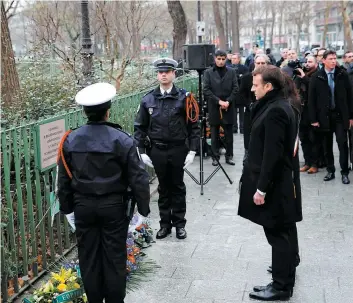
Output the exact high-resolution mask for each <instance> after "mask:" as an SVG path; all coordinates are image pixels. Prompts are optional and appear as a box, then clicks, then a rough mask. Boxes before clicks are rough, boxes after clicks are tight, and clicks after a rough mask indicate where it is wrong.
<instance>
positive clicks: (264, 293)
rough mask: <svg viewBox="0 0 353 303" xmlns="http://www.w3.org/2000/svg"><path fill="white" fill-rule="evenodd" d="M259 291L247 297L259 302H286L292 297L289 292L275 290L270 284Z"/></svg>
mask: <svg viewBox="0 0 353 303" xmlns="http://www.w3.org/2000/svg"><path fill="white" fill-rule="evenodd" d="M261 289H262V290H260V291H255V292H251V293H250V294H249V297H250V298H251V299H255V300H259V301H288V300H289V299H290V297H291V295H292V291H290V290H278V289H275V288H274V287H273V285H272V283H270V284H268V285H267V286H265V288H264V289H263V288H261Z"/></svg>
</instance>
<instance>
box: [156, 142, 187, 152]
mask: <svg viewBox="0 0 353 303" xmlns="http://www.w3.org/2000/svg"><path fill="white" fill-rule="evenodd" d="M152 145H153V146H155V147H156V148H158V149H163V150H165V149H170V148H173V147H176V146H182V145H185V140H182V141H173V142H162V141H152Z"/></svg>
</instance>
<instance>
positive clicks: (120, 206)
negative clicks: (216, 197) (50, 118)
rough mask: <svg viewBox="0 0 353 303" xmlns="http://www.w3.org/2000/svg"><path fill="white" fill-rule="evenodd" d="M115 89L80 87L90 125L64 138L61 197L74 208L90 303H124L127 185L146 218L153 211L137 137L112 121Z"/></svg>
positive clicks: (78, 99) (103, 85)
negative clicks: (110, 109)
mask: <svg viewBox="0 0 353 303" xmlns="http://www.w3.org/2000/svg"><path fill="white" fill-rule="evenodd" d="M115 95H116V90H115V87H114V86H113V85H111V84H108V83H95V84H92V85H90V86H87V87H86V88H84V89H83V90H81V91H79V92H78V94H77V95H76V98H75V99H76V102H77V103H78V104H79V105H83V108H84V111H85V113H86V115H87V118H88V123H87V124H86V125H83V126H81V127H79V128H78V129H76V130H74V131H72V132H68V133H66V134H65V136H64V137H63V138H62V140H61V144H60V147H59V150H60V151H61V152H62V153H60V157H59V159H58V184H57V185H58V191H57V194H58V198H59V202H60V210H61V211H62V212H63V213H64V214H71V213H72V212H74V216H75V219H74V220H75V223H74V224H75V228H76V237H77V247H78V259H79V262H80V269H81V274H82V280H83V285H84V288H85V291H86V294H87V298H88V300H89V302H92V303H93V302H94V303H98V302H100V303H101V302H103V299H104V301H105V302H107V303H123V302H124V298H125V294H126V274H127V273H126V258H127V252H126V239H127V232H128V227H129V221H130V220H129V216H128V214H127V212H128V210H127V208H128V207H127V203H128V202H127V195H128V188H130V189H131V190H132V194H133V196H134V197H135V199H136V202H137V207H138V211H139V213H140V214H141V215H142V216H147V215H148V214H149V212H150V208H149V201H150V188H149V175H148V173H147V172H146V170H145V168H144V165H143V162H142V161H141V158H140V157H139V154H138V152H137V147H136V145H135V141H134V139H133V138H132V137H131V136H130V135H129V134H127V133H125V132H124V131H122V130H121V128H120V127H119V125H116V124H113V123H109V122H108V121H107V120H108V116H109V108H110V106H111V101H110V100H111V99H112V98H113V97H114V96H115Z"/></svg>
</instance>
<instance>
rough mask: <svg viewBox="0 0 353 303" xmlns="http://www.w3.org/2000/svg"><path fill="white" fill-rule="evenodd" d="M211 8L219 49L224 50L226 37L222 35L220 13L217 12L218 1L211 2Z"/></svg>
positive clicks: (222, 26) (222, 27) (222, 28)
mask: <svg viewBox="0 0 353 303" xmlns="http://www.w3.org/2000/svg"><path fill="white" fill-rule="evenodd" d="M212 7H213V14H214V20H215V23H216V27H217V31H218V36H219V48H220V49H225V48H226V37H225V34H224V25H223V22H222V18H221V12H220V10H219V3H218V1H212Z"/></svg>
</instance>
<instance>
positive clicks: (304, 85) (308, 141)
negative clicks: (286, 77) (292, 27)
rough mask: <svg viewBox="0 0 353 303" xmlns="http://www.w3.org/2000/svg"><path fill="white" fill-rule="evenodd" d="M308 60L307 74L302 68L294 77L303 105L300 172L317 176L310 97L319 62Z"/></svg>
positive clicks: (300, 132) (300, 131)
mask: <svg viewBox="0 0 353 303" xmlns="http://www.w3.org/2000/svg"><path fill="white" fill-rule="evenodd" d="M306 60H307V62H306V63H305V72H304V71H303V70H302V69H301V68H297V73H296V75H295V77H294V82H295V85H296V87H297V89H298V91H299V94H300V98H301V103H302V115H301V119H300V128H299V137H300V142H301V146H302V150H303V156H304V160H305V163H304V166H303V167H301V168H300V171H301V172H307V173H308V174H315V173H317V172H318V148H317V146H318V145H317V144H315V142H314V138H315V133H314V130H313V127H312V126H311V123H310V119H309V108H308V97H309V83H310V78H311V76H312V75H313V74H314V73H315V72H316V71H317V62H316V59H315V57H314V56H312V55H308V56H307V57H306Z"/></svg>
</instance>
